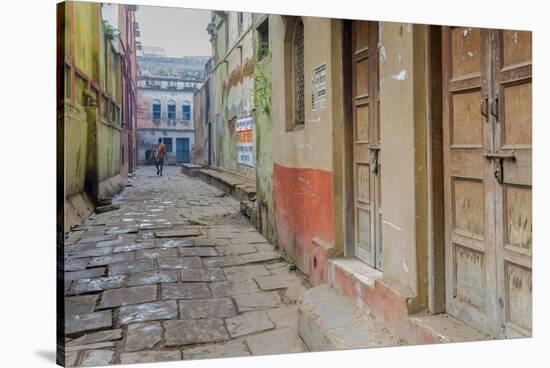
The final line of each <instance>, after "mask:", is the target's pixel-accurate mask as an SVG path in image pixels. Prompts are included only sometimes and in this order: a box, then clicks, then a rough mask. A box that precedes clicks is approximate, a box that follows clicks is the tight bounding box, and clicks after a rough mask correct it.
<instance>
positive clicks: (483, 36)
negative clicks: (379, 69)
mask: <svg viewBox="0 0 550 368" xmlns="http://www.w3.org/2000/svg"><path fill="white" fill-rule="evenodd" d="M442 41H443V47H442V52H443V57H442V63H443V68H442V70H443V93H444V95H443V138H444V142H443V144H444V187H445V221H446V226H445V237H446V252H445V254H446V256H445V257H446V280H447V281H446V283H447V287H446V293H447V311H448V312H449V313H451V314H453V315H455V316H457V317H458V318H461V319H463V320H466V321H468V322H469V323H471V324H473V325H475V326H476V327H478V328H480V329H482V330H484V331H487V332H489V333H495V332H496V328H495V326H496V320H497V317H496V295H495V292H494V290H495V288H496V280H495V277H494V264H495V258H494V228H492V227H491V226H490V224H491V223H492V221H491V219H492V218H494V206H493V204H492V202H491V201H492V199H493V196H492V192H493V190H494V189H493V185H494V184H493V175H492V167H491V165H490V162H488V160H487V159H485V158H484V156H483V154H484V153H485V152H487V151H490V150H491V149H492V145H493V139H492V130H491V128H490V126H489V125H488V123H487V118H486V117H485V116H484V115H483V114H482V108H483V101H484V98H485V96H487V95H488V94H489V93H490V85H489V84H488V80H489V73H488V65H490V61H489V59H488V56H487V55H486V54H484V53H482V52H481V50H483V49H485V48H486V47H487V46H488V45H489V44H490V37H489V35H488V33H487V31H486V30H482V29H476V28H464V27H457V28H452V27H444V28H443V33H442Z"/></svg>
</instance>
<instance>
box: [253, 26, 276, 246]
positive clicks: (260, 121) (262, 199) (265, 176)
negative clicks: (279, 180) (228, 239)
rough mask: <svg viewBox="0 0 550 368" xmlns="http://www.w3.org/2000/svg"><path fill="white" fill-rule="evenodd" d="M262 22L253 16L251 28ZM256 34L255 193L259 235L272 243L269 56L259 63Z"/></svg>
mask: <svg viewBox="0 0 550 368" xmlns="http://www.w3.org/2000/svg"><path fill="white" fill-rule="evenodd" d="M264 19H265V17H263V16H261V15H255V16H254V21H253V23H254V29H255V28H256V27H257V26H258V25H260V23H261V22H262V21H263V20H264ZM258 44H259V42H258V33H257V32H254V46H255V50H254V55H255V59H256V62H255V65H254V99H253V100H254V107H255V120H256V192H257V197H258V218H259V220H260V223H259V227H260V230H261V232H262V234H263V235H264V236H265V237H267V239H268V240H269V241H270V242H271V243H273V244H275V243H276V236H275V234H276V231H275V220H274V214H273V155H272V152H273V141H272V135H271V78H272V77H271V53H270V52H269V51H267V55H266V56H265V57H263V58H262V59H261V60H259V57H258V55H259V50H258Z"/></svg>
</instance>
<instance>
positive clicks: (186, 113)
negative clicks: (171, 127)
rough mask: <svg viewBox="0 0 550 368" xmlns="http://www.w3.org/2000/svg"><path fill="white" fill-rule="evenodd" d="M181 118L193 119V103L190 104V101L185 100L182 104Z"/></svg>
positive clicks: (184, 119) (185, 119)
mask: <svg viewBox="0 0 550 368" xmlns="http://www.w3.org/2000/svg"><path fill="white" fill-rule="evenodd" d="M181 120H183V121H190V120H191V105H190V104H189V102H184V103H183V105H181Z"/></svg>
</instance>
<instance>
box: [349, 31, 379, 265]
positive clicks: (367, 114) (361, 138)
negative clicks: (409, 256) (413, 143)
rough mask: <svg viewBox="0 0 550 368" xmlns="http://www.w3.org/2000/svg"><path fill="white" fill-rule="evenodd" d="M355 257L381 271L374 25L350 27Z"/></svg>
mask: <svg viewBox="0 0 550 368" xmlns="http://www.w3.org/2000/svg"><path fill="white" fill-rule="evenodd" d="M351 33H352V42H351V53H352V55H351V58H350V60H351V63H352V73H351V74H352V78H351V79H352V81H351V82H352V105H353V106H352V109H353V142H354V143H353V177H354V214H355V222H354V225H355V255H356V257H358V258H359V259H361V260H363V261H364V262H366V263H367V264H368V265H370V266H372V267H376V268H378V269H381V268H382V249H381V244H382V242H381V239H380V235H381V231H380V222H381V209H382V207H381V203H380V198H381V196H380V170H381V167H380V162H379V157H380V154H379V153H380V123H379V121H380V120H379V113H378V111H379V109H378V106H379V102H380V101H379V84H378V79H379V77H378V23H376V22H366V21H353V22H352V24H351Z"/></svg>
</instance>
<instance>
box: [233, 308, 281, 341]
mask: <svg viewBox="0 0 550 368" xmlns="http://www.w3.org/2000/svg"><path fill="white" fill-rule="evenodd" d="M225 323H226V325H227V330H228V331H229V334H230V335H231V337H233V338H235V337H239V336H244V335H249V334H253V333H256V332H262V331H267V330H271V329H273V328H275V325H274V324H273V322H272V321H271V320H270V319H269V317H268V315H267V313H266V312H265V311H254V312H246V313H243V314H240V315H238V316H236V317H232V318H227V319H226V320H225Z"/></svg>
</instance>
